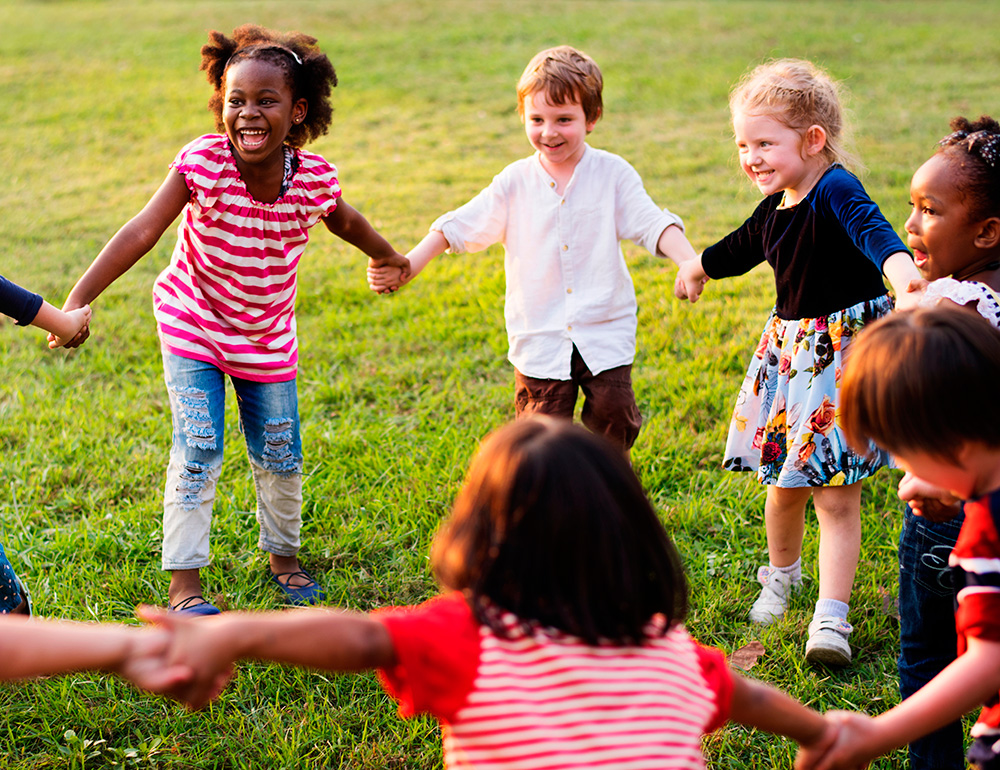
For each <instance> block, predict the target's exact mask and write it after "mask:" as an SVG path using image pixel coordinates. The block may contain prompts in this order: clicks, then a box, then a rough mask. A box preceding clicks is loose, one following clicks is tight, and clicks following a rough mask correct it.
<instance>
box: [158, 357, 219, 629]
mask: <svg viewBox="0 0 1000 770" xmlns="http://www.w3.org/2000/svg"><path fill="white" fill-rule="evenodd" d="M163 367H164V376H165V380H166V384H167V392H168V394H169V396H170V409H171V413H172V415H173V445H172V446H171V449H170V462H169V464H168V466H167V481H166V487H165V490H164V497H163V569H165V570H170V571H171V576H170V588H169V592H168V595H169V602H170V605H171V606H174V605H178V604H182V605H184V607H185V608H187V609H191V610H193V608H194V607H196V606H201V604H202V602H200V601H197V599H196V600H195V601H193V602H192V601H189V600H191V599H192V598H195V597H200V596H201V594H202V589H201V576H200V570H201V568H202V567H205V566H207V565H208V563H209V534H210V531H211V524H212V504H213V503H214V501H215V486H216V482H217V481H218V478H219V474H220V472H221V470H222V448H223V433H224V425H225V407H226V391H225V380H224V379H223V376H222V372H220V371H219V370H218V369H217V368H216V367H215V366H213V365H212V364H208V363H205V362H202V361H196V360H194V359H190V358H182V357H180V356H176V355H174V354H172V353H169V352H167V351H164V352H163ZM206 609H207V608H206ZM193 611H194V610H193Z"/></svg>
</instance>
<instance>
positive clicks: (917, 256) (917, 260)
mask: <svg viewBox="0 0 1000 770" xmlns="http://www.w3.org/2000/svg"><path fill="white" fill-rule="evenodd" d="M929 259H930V257H929V256H928V255H927V252H926V251H921V250H920V249H913V264H914V265H916V266H917V267H918V268H922V267H923V266H924V265H926V264H927V261H928V260H929Z"/></svg>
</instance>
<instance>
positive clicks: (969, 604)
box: [948, 490, 1000, 739]
mask: <svg viewBox="0 0 1000 770" xmlns="http://www.w3.org/2000/svg"><path fill="white" fill-rule="evenodd" d="M948 563H949V564H950V565H951V568H952V572H953V574H954V576H955V589H956V597H955V605H956V610H955V628H956V630H957V631H958V654H959V655H962V654H964V653H965V650H966V646H967V643H966V639H968V638H969V637H975V638H978V639H984V640H987V641H990V642H1000V490H998V491H996V492H993V493H992V494H990V495H988V496H986V497H984V498H982V499H981V500H977V501H975V502H967V503H966V504H965V521H964V522H963V523H962V529H961V531H960V532H959V534H958V540H957V542H956V543H955V548H954V549H953V550H952V552H951V557H950V558H949V561H948ZM971 735H972V736H974V737H980V736H986V735H990V736H993V738H994V739H996V738H1000V693H997V694H995V695H993V696H992V697H991V698H990V699H989V700H988V701H987V702H986V704H985V706H984V707H983V710H982V711H981V712H980V714H979V719H978V720H977V721H976V724H975V725H973V727H972V730H971Z"/></svg>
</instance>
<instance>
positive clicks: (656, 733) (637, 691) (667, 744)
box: [377, 593, 732, 770]
mask: <svg viewBox="0 0 1000 770" xmlns="http://www.w3.org/2000/svg"><path fill="white" fill-rule="evenodd" d="M377 617H379V618H380V619H381V620H382V622H383V623H385V625H386V627H387V628H388V630H389V633H390V635H391V637H392V641H393V645H394V647H395V651H396V655H397V658H398V661H399V662H398V664H397V665H396V666H395V667H394V668H393V669H391V670H387V671H383V672H381V676H382V680H383V683H384V684H385V686H386V688H387V689H388V690H389V692H390V693H391V694H392V695H393V696H394V697H396V698H397V699H398V700H399V703H400V713H401V714H402V715H404V716H409V715H411V714H414V713H418V712H427V713H431V714H433V715H435V716H437V717H438V718H439V719H440V720H441V721H442V723H443V724H442V734H443V737H444V754H445V763H446V765H447V766H448V767H449V768H504V769H505V770H506V769H510V768H532V769H535V768H545V770H568V769H569V768H582V767H593V768H616V770H653V769H654V768H655V769H656V770H664V768H676V769H678V770H679V769H681V768H685V769H689V768H704V767H705V763H704V758H703V756H702V751H701V738H702V735H703V734H704V733H706V732H710V731H711V730H714V729H716V728H717V727H719V726H720V725H721V724H722V723H723V722H724V721H725V719H726V718H727V716H728V712H729V699H730V696H731V693H732V678H731V676H730V674H729V669H728V667H727V665H726V662H725V657H724V656H723V654H722V653H721V652H719V651H718V650H710V649H708V648H705V647H702V646H700V645H698V644H697V643H696V642H694V641H693V640H692V639H691V637H690V636H688V634H687V632H686V631H685V630H684V628H683V627H682V626H679V625H678V626H675V627H674V628H672V629H670V630H669V631H668V632H667V633H666V634H665V635H664V636H662V637H657V636H652V637H651V638H650V639H649V640H648V641H647V642H646V643H645V644H643V645H642V646H641V647H622V646H614V645H606V646H596V647H595V646H591V645H587V644H585V643H583V642H582V641H581V640H579V639H578V638H575V637H570V636H567V635H565V634H561V633H559V632H554V631H552V630H548V631H546V630H542V629H534V630H532V631H530V632H525V631H524V630H523V629H521V628H520V627H519V623H518V620H517V618H516V617H515V616H513V615H510V614H509V613H508V614H507V615H505V616H503V622H504V625H505V627H506V628H508V629H509V635H510V636H509V638H502V637H499V636H497V635H496V634H494V633H493V632H492V631H491V630H490V629H489V628H488V627H486V626H480V625H479V624H478V623H476V621H475V618H474V617H473V615H472V612H471V610H470V609H469V607H468V605H467V603H466V602H465V600H464V598H463V597H462V596H461V594H457V593H456V594H450V595H447V596H442V597H438V598H436V599H432V600H431V601H429V602H426V603H424V604H422V605H420V606H418V607H415V608H407V609H399V610H393V611H389V612H385V613H378V615H377ZM654 622H655V621H654ZM661 627H662V619H661ZM652 630H653V629H652V628H651V631H652Z"/></svg>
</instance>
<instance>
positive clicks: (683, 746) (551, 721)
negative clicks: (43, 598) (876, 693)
mask: <svg viewBox="0 0 1000 770" xmlns="http://www.w3.org/2000/svg"><path fill="white" fill-rule="evenodd" d="M431 563H432V567H433V569H434V572H435V574H436V576H437V578H438V581H439V582H440V584H441V586H442V587H443V588H444V589H445V590H446V591H447V593H445V594H443V595H441V596H438V597H436V598H434V599H431V600H429V601H427V602H425V603H424V604H421V605H419V606H416V607H405V608H395V609H389V610H379V611H376V612H374V613H372V614H370V615H368V614H361V613H356V612H329V611H319V610H317V611H303V612H296V613H227V614H225V615H222V616H220V617H218V618H208V619H206V620H201V621H192V620H191V619H185V618H182V617H179V616H178V615H176V614H169V613H165V612H163V611H162V610H155V609H153V608H145V609H143V610H141V611H140V615H141V616H143V617H145V618H146V619H148V620H153V621H155V622H157V623H160V624H163V625H166V626H167V627H169V628H171V629H172V630H173V631H174V632H175V634H176V636H175V638H176V642H175V648H174V653H175V654H174V656H173V657H172V658H171V660H172V662H173V663H175V664H177V665H181V666H183V667H184V669H185V670H190V671H191V672H192V678H193V680H192V683H191V684H190V685H187V686H184V687H181V688H178V689H177V690H175V692H174V694H175V695H178V696H179V697H181V698H182V699H184V700H186V701H187V702H188V703H189V704H190V705H192V706H194V707H199V706H201V705H203V704H204V703H205V702H206V700H207V699H208V698H209V697H211V696H213V695H214V694H215V693H216V692H217V691H218V685H220V684H221V683H222V682H224V680H225V679H226V677H228V675H229V674H230V672H231V667H232V664H233V662H234V661H236V660H239V659H254V660H273V661H278V662H282V663H288V664H294V665H301V666H309V667H313V668H321V669H329V670H334V671H356V670H361V669H368V668H377V669H380V670H381V679H382V682H383V685H384V686H385V687H386V688H387V689H388V690H389V692H390V693H392V694H393V695H394V696H395V697H396V698H397V699H398V700H399V703H400V713H401V714H402V715H404V716H409V715H412V714H415V713H420V712H422V713H430V714H433V715H434V716H436V717H437V718H438V719H439V720H441V722H442V723H443V725H444V729H443V736H444V753H445V764H446V765H447V766H448V767H450V768H468V767H476V768H543V767H584V766H586V767H609V768H620V767H625V766H627V767H630V768H633V769H634V770H642V769H643V768H650V769H652V768H703V767H704V761H703V758H702V754H701V736H702V734H703V733H705V732H706V731H708V730H712V729H715V728H716V727H718V726H720V725H721V724H722V723H723V722H724V721H725V720H726V719H727V718H728V719H732V720H734V721H737V722H740V723H743V724H746V725H751V726H755V727H759V728H762V729H766V730H770V731H772V732H777V733H780V734H784V735H788V736H790V737H792V738H794V739H795V740H797V741H798V742H800V743H801V744H803V745H804V746H806V747H807V748H808V749H809V750H810V751H815V752H822V750H824V749H825V748H826V747H827V746H828V745H830V744H831V743H832V742H833V740H834V739H835V737H836V730H835V728H834V727H833V726H832V725H826V726H825V727H824V726H823V725H824V722H825V720H823V718H822V717H821V716H820V715H819V714H817V713H815V712H813V711H812V710H810V709H808V708H806V707H804V706H802V705H801V704H799V703H798V702H797V701H795V700H793V699H792V698H790V697H788V696H787V695H785V694H783V693H781V692H779V691H777V690H775V689H773V688H771V687H768V686H766V685H763V684H760V683H757V682H754V681H752V680H749V679H744V678H742V677H740V676H739V675H737V674H736V673H734V672H731V671H730V670H729V669H728V667H727V666H726V663H725V658H724V656H723V655H722V653H721V652H719V651H717V650H709V649H707V648H704V647H701V646H700V645H698V644H697V643H695V642H694V641H693V640H692V639H691V637H690V636H689V635H688V633H687V631H685V629H684V626H683V625H682V621H683V619H684V616H685V614H686V611H687V606H688V603H687V588H686V583H685V579H684V574H683V571H682V568H681V563H680V559H679V557H678V555H677V552H676V550H675V549H674V546H673V544H672V543H671V541H670V538H669V536H668V535H667V533H666V531H665V530H664V528H663V525H662V524H661V523H660V521H659V519H658V518H657V517H656V514H655V513H654V511H653V509H652V507H651V505H650V504H649V501H648V499H647V498H646V496H645V493H644V492H643V490H642V487H641V485H640V484H639V481H638V479H637V478H636V477H635V474H634V473H633V472H632V470H631V468H630V466H629V464H628V461H627V460H626V459H625V458H624V457H623V456H622V454H621V451H620V450H619V449H618V448H617V447H615V446H613V445H612V444H610V443H609V442H608V441H606V440H605V439H604V438H602V437H599V436H596V435H594V434H592V433H590V432H589V431H587V430H586V429H584V428H582V427H580V426H578V425H573V424H571V423H569V422H567V421H564V420H557V419H554V418H546V417H533V418H528V419H525V420H522V421H518V422H515V423H512V424H510V425H508V426H506V427H504V428H502V429H500V430H499V431H497V432H496V433H495V434H493V435H492V436H490V437H488V438H487V439H486V440H485V441H484V442H483V444H482V446H481V447H480V449H479V451H478V453H477V454H476V457H475V458H474V459H473V461H472V465H471V467H470V468H469V472H468V475H467V476H466V479H465V483H464V485H463V487H462V490H461V491H460V492H459V495H458V498H457V499H456V501H455V505H454V509H453V510H452V514H451V516H450V517H449V519H448V521H447V522H446V523H445V524H444V527H443V529H442V531H441V532H440V533H439V534H438V536H437V539H436V541H435V544H434V549H433V554H432V558H431Z"/></svg>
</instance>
